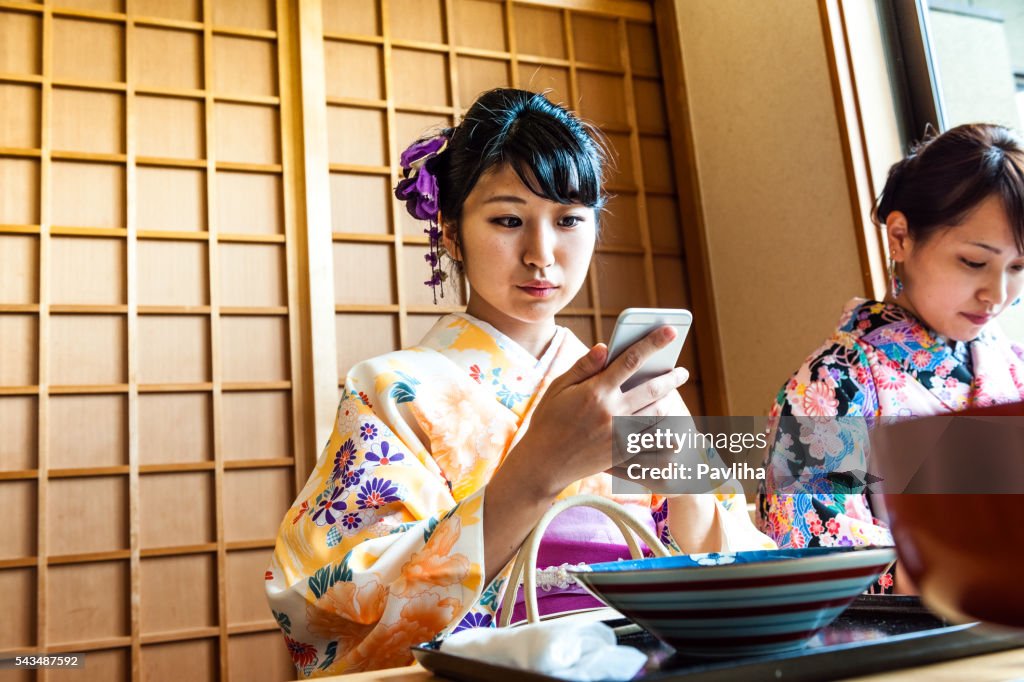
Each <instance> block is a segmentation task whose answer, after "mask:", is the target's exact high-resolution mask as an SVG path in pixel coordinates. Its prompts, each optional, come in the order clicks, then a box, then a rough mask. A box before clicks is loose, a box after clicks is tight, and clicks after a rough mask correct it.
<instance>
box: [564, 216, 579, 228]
mask: <svg viewBox="0 0 1024 682" xmlns="http://www.w3.org/2000/svg"><path fill="white" fill-rule="evenodd" d="M582 222H583V218H581V217H579V216H578V215H567V216H565V217H564V218H562V219H561V220H560V221H558V224H559V225H561V226H562V227H576V226H577V225H579V224H580V223H582Z"/></svg>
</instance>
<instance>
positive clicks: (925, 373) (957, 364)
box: [840, 298, 988, 409]
mask: <svg viewBox="0 0 1024 682" xmlns="http://www.w3.org/2000/svg"><path fill="white" fill-rule="evenodd" d="M840 331H844V332H848V333H850V334H852V335H853V336H854V337H855V338H858V339H859V340H860V341H861V342H862V343H866V344H867V345H869V346H872V347H873V348H875V349H876V350H877V351H878V352H879V353H880V354H881V356H882V358H881V359H882V360H883V361H887V362H888V363H889V364H890V366H894V367H899V368H900V369H902V370H903V371H904V372H906V373H907V374H909V375H911V376H912V377H914V379H916V380H917V381H918V382H919V383H920V384H921V385H923V386H924V387H925V388H927V389H928V390H930V391H931V392H932V393H933V394H935V396H936V397H937V398H938V399H939V400H941V401H942V402H943V403H945V404H947V405H948V406H949V407H950V408H952V409H962V407H963V406H962V405H961V406H958V405H957V404H956V403H957V400H956V399H955V398H954V394H955V393H957V392H956V391H953V392H951V391H950V390H949V389H950V388H952V386H950V382H951V381H953V380H955V381H956V382H958V383H960V384H964V385H966V386H967V387H972V385H973V380H974V371H973V368H972V350H973V347H974V346H975V345H976V344H984V343H987V342H988V334H987V332H982V335H980V336H979V337H978V338H976V339H974V340H972V341H970V342H967V343H964V342H962V341H951V340H949V339H947V338H946V337H945V336H942V335H941V334H938V333H937V332H935V331H933V330H932V329H929V328H928V327H926V326H925V325H924V324H923V323H922V322H921V321H920V320H919V319H918V318H917V317H916V316H914V315H913V314H912V313H910V312H909V311H908V310H906V309H905V308H903V307H901V306H898V305H896V304H893V303H884V302H879V301H869V300H865V299H857V298H855V299H853V300H852V301H850V303H848V304H847V307H846V310H845V311H844V314H843V318H842V320H841V321H840Z"/></svg>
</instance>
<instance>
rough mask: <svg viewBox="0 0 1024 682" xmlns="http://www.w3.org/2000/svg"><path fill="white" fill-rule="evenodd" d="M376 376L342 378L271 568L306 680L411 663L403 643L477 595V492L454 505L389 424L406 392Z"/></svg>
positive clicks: (429, 633) (434, 629)
mask: <svg viewBox="0 0 1024 682" xmlns="http://www.w3.org/2000/svg"><path fill="white" fill-rule="evenodd" d="M379 379H380V374H379V373H375V372H372V371H368V370H367V368H366V367H363V368H362V369H360V366H357V368H356V369H353V371H352V372H351V373H350V374H349V377H348V380H347V381H346V385H345V389H344V393H343V396H342V399H341V402H340V404H339V407H338V417H337V420H336V423H335V427H334V430H333V433H332V434H331V437H330V440H329V441H328V443H327V446H326V447H325V448H324V450H323V452H322V453H321V455H320V458H319V460H318V461H317V464H316V468H315V469H314V471H313V473H312V474H311V476H310V477H309V480H308V482H307V483H306V485H305V487H304V488H303V490H302V492H300V493H299V496H298V497H297V498H296V500H295V502H294V504H293V505H292V507H291V509H289V510H288V512H287V514H286V515H285V518H284V520H283V521H282V522H281V526H280V529H279V531H278V536H277V542H276V546H275V550H274V555H273V559H272V562H271V565H270V569H269V570H268V571H267V575H266V580H267V582H266V591H267V596H268V599H269V601H270V606H271V609H272V610H273V613H274V617H275V619H276V620H277V623H278V625H279V626H280V628H281V630H282V632H283V634H284V637H285V643H286V645H287V647H288V650H289V652H290V654H291V657H292V661H293V662H294V664H295V667H296V670H297V671H298V673H299V675H301V676H303V677H316V676H319V675H330V674H339V673H347V672H355V671H361V670H374V669H379V668H387V667H394V666H400V665H405V664H408V663H411V662H412V656H411V654H410V653H409V647H410V646H412V645H415V644H419V643H421V642H424V641H428V640H430V639H432V638H433V637H434V636H435V635H436V634H438V632H440V631H442V630H443V629H445V628H446V627H448V626H449V625H451V624H452V623H453V622H456V621H457V620H458V619H459V618H461V617H462V615H463V614H464V613H465V612H466V611H467V610H468V609H469V607H470V606H471V605H472V604H473V603H474V602H475V601H476V600H477V599H478V598H479V596H480V592H481V582H482V579H483V566H484V560H483V531H482V528H483V524H482V520H483V519H482V514H483V507H482V502H483V490H479V491H476V492H475V493H473V494H471V495H469V496H467V497H466V498H465V499H463V500H461V501H460V502H459V503H458V504H456V501H455V499H454V498H453V497H452V495H451V493H450V490H449V488H448V486H447V483H446V481H445V480H444V478H443V477H442V476H441V474H440V472H439V470H438V469H437V468H436V465H434V462H433V460H432V459H431V458H430V456H429V454H427V453H426V452H425V450H424V449H423V446H422V445H421V444H420V443H419V442H418V441H417V439H416V438H415V436H411V435H410V434H411V433H413V431H412V430H411V429H410V428H407V427H408V425H407V424H406V425H402V424H400V423H397V422H396V419H398V418H399V417H398V416H397V415H400V414H401V412H400V411H399V410H396V409H394V408H395V404H396V401H397V402H401V400H402V388H401V387H400V386H399V387H397V388H396V386H395V385H394V384H388V383H387V382H382V381H380V380H379ZM378 388H379V389H380V390H377V389H378ZM396 433H401V434H403V435H402V436H401V437H400V436H398V435H396ZM432 465H434V466H432Z"/></svg>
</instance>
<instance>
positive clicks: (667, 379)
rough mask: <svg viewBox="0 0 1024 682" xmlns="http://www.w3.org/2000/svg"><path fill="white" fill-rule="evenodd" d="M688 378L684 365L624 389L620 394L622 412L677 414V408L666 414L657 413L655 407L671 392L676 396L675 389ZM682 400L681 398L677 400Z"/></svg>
mask: <svg viewBox="0 0 1024 682" xmlns="http://www.w3.org/2000/svg"><path fill="white" fill-rule="evenodd" d="M689 378H690V373H689V372H688V371H687V370H686V368H684V367H676V368H675V369H673V370H672V371H671V372H667V373H665V374H662V375H661V376H660V377H655V378H653V379H651V380H650V381H646V382H644V383H642V384H640V385H639V386H636V387H635V388H632V389H630V390H629V391H626V393H624V394H623V395H622V399H623V403H624V408H625V410H624V412H623V414H627V415H629V414H631V415H634V416H640V415H651V416H657V417H665V416H668V415H669V414H677V413H678V410H674V409H673V410H672V411H670V412H668V413H666V414H659V413H658V410H657V409H656V408H657V407H658V405H659V404H660V403H661V402H662V401H663V400H664V399H665V398H666V396H670V395H671V394H672V393H675V394H676V396H678V395H679V394H678V393H677V392H676V389H677V388H679V387H680V386H682V385H683V384H685V383H686V380H687V379H689ZM679 402H682V400H679ZM675 407H677V405H676V403H675V402H673V403H671V404H666V405H662V408H663V409H672V408H675Z"/></svg>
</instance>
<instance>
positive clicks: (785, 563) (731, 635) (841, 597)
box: [571, 547, 896, 657]
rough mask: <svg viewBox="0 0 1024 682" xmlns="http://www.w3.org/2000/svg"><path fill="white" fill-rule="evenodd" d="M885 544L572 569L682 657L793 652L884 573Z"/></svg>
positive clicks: (891, 555) (888, 557) (888, 552)
mask: <svg viewBox="0 0 1024 682" xmlns="http://www.w3.org/2000/svg"><path fill="white" fill-rule="evenodd" d="M895 558H896V552H895V550H894V549H893V548H891V547H812V548H806V549H784V550H763V551H751V552H735V553H722V554H690V555H684V556H674V557H664V558H657V559H638V560H633V561H616V562H609V563H602V564H594V565H592V566H590V567H589V570H579V571H577V570H572V571H571V572H572V573H573V575H574V576H575V578H576V579H577V580H578V581H579V583H580V584H581V585H583V586H584V587H585V588H586V589H587V590H588V591H589V592H590V593H591V594H593V595H594V596H595V597H597V598H598V599H600V600H601V601H603V602H604V603H605V604H608V605H609V606H611V607H612V608H615V609H617V610H618V611H620V612H621V613H622V614H623V615H625V616H626V617H628V618H630V619H631V620H633V621H634V622H636V623H637V624H639V625H640V626H642V627H644V628H645V629H646V630H648V631H649V632H650V633H651V634H653V635H654V636H656V637H658V638H659V639H661V640H662V641H663V642H665V643H666V644H668V645H670V646H672V647H674V648H675V649H676V650H677V651H679V652H680V653H685V654H688V655H694V656H707V657H722V656H748V655H755V654H768V653H776V652H780V651H788V650H792V649H799V648H800V647H802V646H804V645H805V644H806V643H807V641H808V640H809V639H810V638H811V637H813V636H814V635H815V634H816V633H817V632H818V631H819V630H821V629H822V628H824V627H825V626H826V625H828V624H829V623H831V622H832V621H833V620H834V619H835V618H836V617H837V616H838V615H839V614H840V613H842V611H843V609H845V608H846V607H847V606H849V605H850V603H851V602H852V601H853V600H854V599H856V597H857V596H858V595H859V594H861V593H862V592H863V591H864V590H865V589H867V587H868V586H869V585H871V584H872V583H873V582H874V581H875V580H877V579H878V577H879V576H880V575H881V574H882V573H883V572H884V571H885V570H886V568H887V567H888V566H889V564H891V563H892V561H893V559H895Z"/></svg>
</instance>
